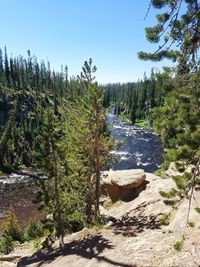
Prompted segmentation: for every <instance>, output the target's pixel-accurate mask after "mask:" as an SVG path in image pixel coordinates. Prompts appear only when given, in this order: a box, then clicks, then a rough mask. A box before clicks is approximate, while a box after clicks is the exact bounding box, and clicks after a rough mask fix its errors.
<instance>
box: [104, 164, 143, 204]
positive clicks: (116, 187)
mask: <svg viewBox="0 0 200 267" xmlns="http://www.w3.org/2000/svg"><path fill="white" fill-rule="evenodd" d="M145 177H146V175H145V173H144V170H141V169H132V170H118V171H113V170H110V171H107V172H105V173H104V175H103V178H102V184H103V185H104V186H105V187H106V189H107V192H108V195H109V197H110V198H111V200H112V201H113V202H115V201H117V200H120V199H121V200H124V201H128V200H131V199H133V198H134V196H135V195H136V194H138V193H139V191H141V189H142V187H143V185H144V180H145Z"/></svg>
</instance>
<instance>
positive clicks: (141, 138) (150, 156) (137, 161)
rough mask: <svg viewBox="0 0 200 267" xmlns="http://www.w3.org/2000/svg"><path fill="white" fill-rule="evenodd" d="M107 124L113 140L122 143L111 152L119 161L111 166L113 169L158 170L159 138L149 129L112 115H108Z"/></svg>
mask: <svg viewBox="0 0 200 267" xmlns="http://www.w3.org/2000/svg"><path fill="white" fill-rule="evenodd" d="M108 123H109V124H110V125H111V135H112V136H113V138H114V140H115V141H118V142H119V141H121V142H122V144H121V145H119V147H118V148H117V149H116V150H114V151H112V152H111V153H112V154H113V155H116V156H117V157H118V158H119V160H120V161H119V162H117V163H115V164H113V166H112V168H113V169H115V170H122V169H138V168H139V169H143V170H145V171H146V172H154V171H155V170H157V169H158V168H159V166H160V165H161V163H162V161H163V157H162V152H163V147H162V143H161V141H160V138H159V137H158V136H157V135H156V134H155V133H154V132H153V131H152V130H151V129H148V128H143V127H137V126H135V125H133V124H131V123H127V122H124V121H122V120H120V119H119V118H118V117H117V116H116V115H114V114H112V113H110V114H108Z"/></svg>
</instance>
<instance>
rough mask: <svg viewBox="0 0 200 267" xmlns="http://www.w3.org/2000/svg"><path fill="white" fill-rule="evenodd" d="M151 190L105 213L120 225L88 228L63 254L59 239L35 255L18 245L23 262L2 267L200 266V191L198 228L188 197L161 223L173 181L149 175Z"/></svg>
mask: <svg viewBox="0 0 200 267" xmlns="http://www.w3.org/2000/svg"><path fill="white" fill-rule="evenodd" d="M147 181H148V182H149V183H148V184H147V186H146V189H145V190H144V191H142V192H141V193H140V195H139V196H138V197H137V198H136V199H135V200H133V201H131V202H127V203H125V202H118V203H116V204H114V205H113V206H112V207H111V208H110V209H109V210H107V211H106V212H107V213H108V214H110V215H111V216H114V217H115V218H116V219H117V220H116V222H115V223H108V224H107V226H106V227H105V228H104V229H102V230H94V229H92V230H88V229H83V230H82V231H81V232H78V233H75V234H73V235H70V236H68V237H66V238H65V243H66V247H65V249H64V250H63V251H62V252H61V251H60V250H59V248H58V243H55V245H54V247H53V248H52V250H50V251H48V252H36V253H34V254H32V255H31V253H32V251H31V249H30V247H28V248H26V249H25V248H24V249H22V250H20V249H17V250H16V251H15V252H14V254H15V255H16V254H20V255H22V256H23V257H22V258H21V259H20V260H19V261H18V263H9V264H6V263H4V264H3V265H0V266H1V267H2V266H18V267H22V266H30V267H36V266H51V267H54V266H55V267H57V266H60V267H62V266H63V267H65V266H70V267H77V266H84V267H97V266H102V267H107V266H122V267H131V266H132V267H133V266H135V267H136V266H137V267H144V266H145V267H158V266H160V267H161V266H162V267H176V266H177V267H180V266H181V267H189V266H191V267H197V266H200V239H199V234H200V220H199V215H198V213H196V212H195V211H194V209H193V207H195V206H196V201H197V202H199V203H200V192H198V191H197V192H196V193H195V199H196V201H193V202H192V208H191V214H190V218H191V221H193V222H194V223H195V227H193V228H191V227H185V225H186V217H187V211H188V201H187V200H185V201H183V203H182V204H181V206H180V207H179V209H178V210H177V211H174V212H173V213H172V217H171V220H170V224H169V225H167V226H161V225H160V224H159V223H158V218H159V216H161V215H162V214H163V213H165V212H167V211H169V210H170V207H169V206H167V205H165V204H164V203H163V198H162V197H161V196H160V194H159V191H160V190H168V189H170V188H172V187H173V186H174V182H173V181H172V180H171V179H160V178H159V177H157V176H155V175H153V174H147ZM183 234H184V236H185V241H184V244H183V248H182V250H181V252H177V251H175V250H174V248H173V246H174V244H175V242H176V241H177V240H180V239H181V238H182V235H183Z"/></svg>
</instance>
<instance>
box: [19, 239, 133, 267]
mask: <svg viewBox="0 0 200 267" xmlns="http://www.w3.org/2000/svg"><path fill="white" fill-rule="evenodd" d="M113 248H114V246H113V245H112V244H111V242H110V241H109V240H108V239H106V238H104V237H103V236H102V235H101V234H96V235H92V236H90V237H88V238H87V239H84V240H76V241H71V242H70V243H67V244H66V245H65V247H64V248H63V249H62V250H60V249H59V248H56V249H54V248H52V249H50V250H48V251H45V252H43V251H38V252H36V253H34V254H33V255H32V256H30V257H23V258H22V259H21V260H20V261H19V262H18V264H17V267H24V266H28V265H31V264H35V265H34V266H37V267H40V266H42V265H43V264H50V263H51V262H53V261H55V260H56V258H58V257H60V256H61V257H62V256H63V257H64V256H66V257H67V256H69V255H78V256H81V257H84V258H86V259H88V260H91V259H92V258H95V259H97V260H98V261H99V262H101V261H103V262H105V263H110V264H111V265H113V266H120V267H136V265H134V264H125V263H121V262H117V261H115V260H112V259H109V258H107V257H105V256H100V255H99V254H100V253H101V252H103V251H104V250H105V249H107V250H108V249H113Z"/></svg>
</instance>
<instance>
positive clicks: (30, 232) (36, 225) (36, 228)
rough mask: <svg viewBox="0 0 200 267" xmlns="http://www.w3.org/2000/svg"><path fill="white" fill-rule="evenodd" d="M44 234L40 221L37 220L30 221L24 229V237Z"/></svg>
mask: <svg viewBox="0 0 200 267" xmlns="http://www.w3.org/2000/svg"><path fill="white" fill-rule="evenodd" d="M43 234H44V230H43V226H42V223H41V222H39V221H30V223H29V224H28V226H27V227H26V229H25V239H26V240H32V239H35V238H38V237H42V236H43Z"/></svg>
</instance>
